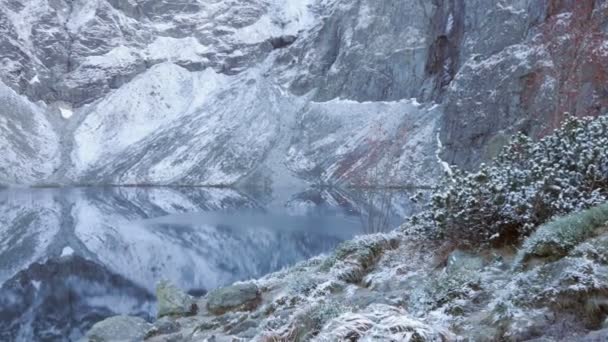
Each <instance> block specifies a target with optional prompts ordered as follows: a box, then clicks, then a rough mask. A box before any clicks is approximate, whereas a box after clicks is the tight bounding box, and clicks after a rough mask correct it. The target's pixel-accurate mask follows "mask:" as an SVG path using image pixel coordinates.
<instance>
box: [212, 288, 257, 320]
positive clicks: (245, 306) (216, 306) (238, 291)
mask: <svg viewBox="0 0 608 342" xmlns="http://www.w3.org/2000/svg"><path fill="white" fill-rule="evenodd" d="M260 300H261V296H260V290H259V288H258V286H257V285H256V284H254V283H242V284H236V285H232V286H228V287H225V288H221V289H217V290H213V291H211V292H210V293H209V294H208V295H207V309H208V310H209V311H210V312H212V313H214V314H217V315H221V314H224V313H226V312H228V311H233V310H251V309H254V308H255V307H256V306H257V305H258V304H259V302H260Z"/></svg>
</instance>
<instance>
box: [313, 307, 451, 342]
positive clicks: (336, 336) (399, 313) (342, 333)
mask: <svg viewBox="0 0 608 342" xmlns="http://www.w3.org/2000/svg"><path fill="white" fill-rule="evenodd" d="M450 336H451V334H450V333H448V332H443V331H440V330H437V329H435V328H432V327H430V326H428V325H426V324H423V323H421V322H419V321H416V320H413V319H411V318H410V317H409V316H408V315H407V312H405V310H402V309H399V308H396V307H393V306H388V305H371V306H370V307H368V308H367V309H366V310H364V311H362V312H357V313H354V312H348V313H344V314H343V315H340V316H339V317H337V318H335V319H333V320H332V321H330V322H329V323H328V324H327V325H326V326H325V327H324V328H323V330H322V331H321V333H320V334H319V335H318V336H317V337H315V338H314V339H313V341H318V342H330V341H428V342H432V341H446V340H448V338H449V337H450Z"/></svg>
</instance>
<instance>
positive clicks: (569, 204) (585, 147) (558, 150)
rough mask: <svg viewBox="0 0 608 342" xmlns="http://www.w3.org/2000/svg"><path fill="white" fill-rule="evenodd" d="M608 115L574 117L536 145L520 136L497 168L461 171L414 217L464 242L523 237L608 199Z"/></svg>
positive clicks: (500, 157)
mask: <svg viewBox="0 0 608 342" xmlns="http://www.w3.org/2000/svg"><path fill="white" fill-rule="evenodd" d="M606 146H608V117H599V118H595V119H589V118H585V119H578V118H572V117H568V118H567V119H566V120H565V122H564V123H563V125H562V127H561V128H560V129H558V130H556V131H555V132H554V133H553V134H552V135H550V136H547V137H545V138H543V139H541V140H540V141H538V142H533V141H532V140H531V139H530V138H529V137H526V136H524V135H522V134H520V135H517V136H516V137H515V138H514V139H513V140H512V141H511V143H510V144H509V145H508V146H507V147H506V148H505V149H504V151H503V152H502V153H501V154H500V155H499V156H498V157H497V158H496V159H495V160H494V161H493V163H492V164H491V165H481V167H480V169H479V171H477V172H466V171H462V170H454V171H453V174H452V175H451V176H447V177H446V179H445V180H444V181H443V182H442V183H441V186H440V188H439V190H437V191H436V192H435V194H434V196H433V198H432V203H431V205H430V209H429V211H427V212H426V213H424V214H423V215H421V216H418V217H416V218H414V219H413V220H412V222H413V223H415V224H417V225H418V226H422V227H425V228H426V229H427V230H430V231H432V232H434V233H438V234H439V235H440V236H442V237H445V238H448V239H452V240H456V241H459V242H461V243H462V242H465V243H467V242H468V243H470V244H473V245H477V244H479V243H487V242H492V243H507V242H517V241H519V240H521V238H522V237H524V236H527V235H528V234H530V233H531V232H532V231H534V229H535V228H536V227H538V226H539V225H541V224H543V223H545V222H547V221H548V220H550V219H551V218H553V217H556V216H561V215H565V214H568V213H571V212H576V211H580V210H584V209H587V208H590V207H592V206H595V205H598V204H601V203H603V202H606V201H607V200H608V149H607V148H606Z"/></svg>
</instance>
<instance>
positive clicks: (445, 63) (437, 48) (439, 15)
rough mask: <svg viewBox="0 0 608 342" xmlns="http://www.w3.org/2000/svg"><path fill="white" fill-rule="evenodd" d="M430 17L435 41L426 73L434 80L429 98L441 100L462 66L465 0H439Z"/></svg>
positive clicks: (433, 41)
mask: <svg viewBox="0 0 608 342" xmlns="http://www.w3.org/2000/svg"><path fill="white" fill-rule="evenodd" d="M435 5H436V10H435V13H434V14H433V16H432V18H431V35H430V39H429V40H430V41H432V43H431V45H430V48H429V53H428V56H427V61H426V66H425V72H426V74H427V77H429V78H430V79H432V84H433V85H432V89H431V90H430V91H431V94H429V95H430V98H431V99H433V100H441V97H442V95H443V91H444V89H445V88H446V87H447V86H448V85H449V84H450V82H452V80H453V79H454V77H455V76H456V73H457V72H458V68H459V67H460V45H461V43H462V40H463V36H464V11H465V5H464V0H438V1H436V3H435Z"/></svg>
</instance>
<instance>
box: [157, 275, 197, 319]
mask: <svg viewBox="0 0 608 342" xmlns="http://www.w3.org/2000/svg"><path fill="white" fill-rule="evenodd" d="M156 299H157V300H158V304H157V305H158V314H157V316H158V317H159V318H160V317H164V316H191V315H195V314H196V313H197V312H198V306H197V305H196V301H195V300H194V298H192V297H191V296H189V295H188V294H186V293H184V292H183V291H182V290H180V289H178V288H177V287H175V286H174V285H172V284H170V283H169V282H167V281H161V282H160V283H159V284H158V285H157V286H156Z"/></svg>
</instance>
